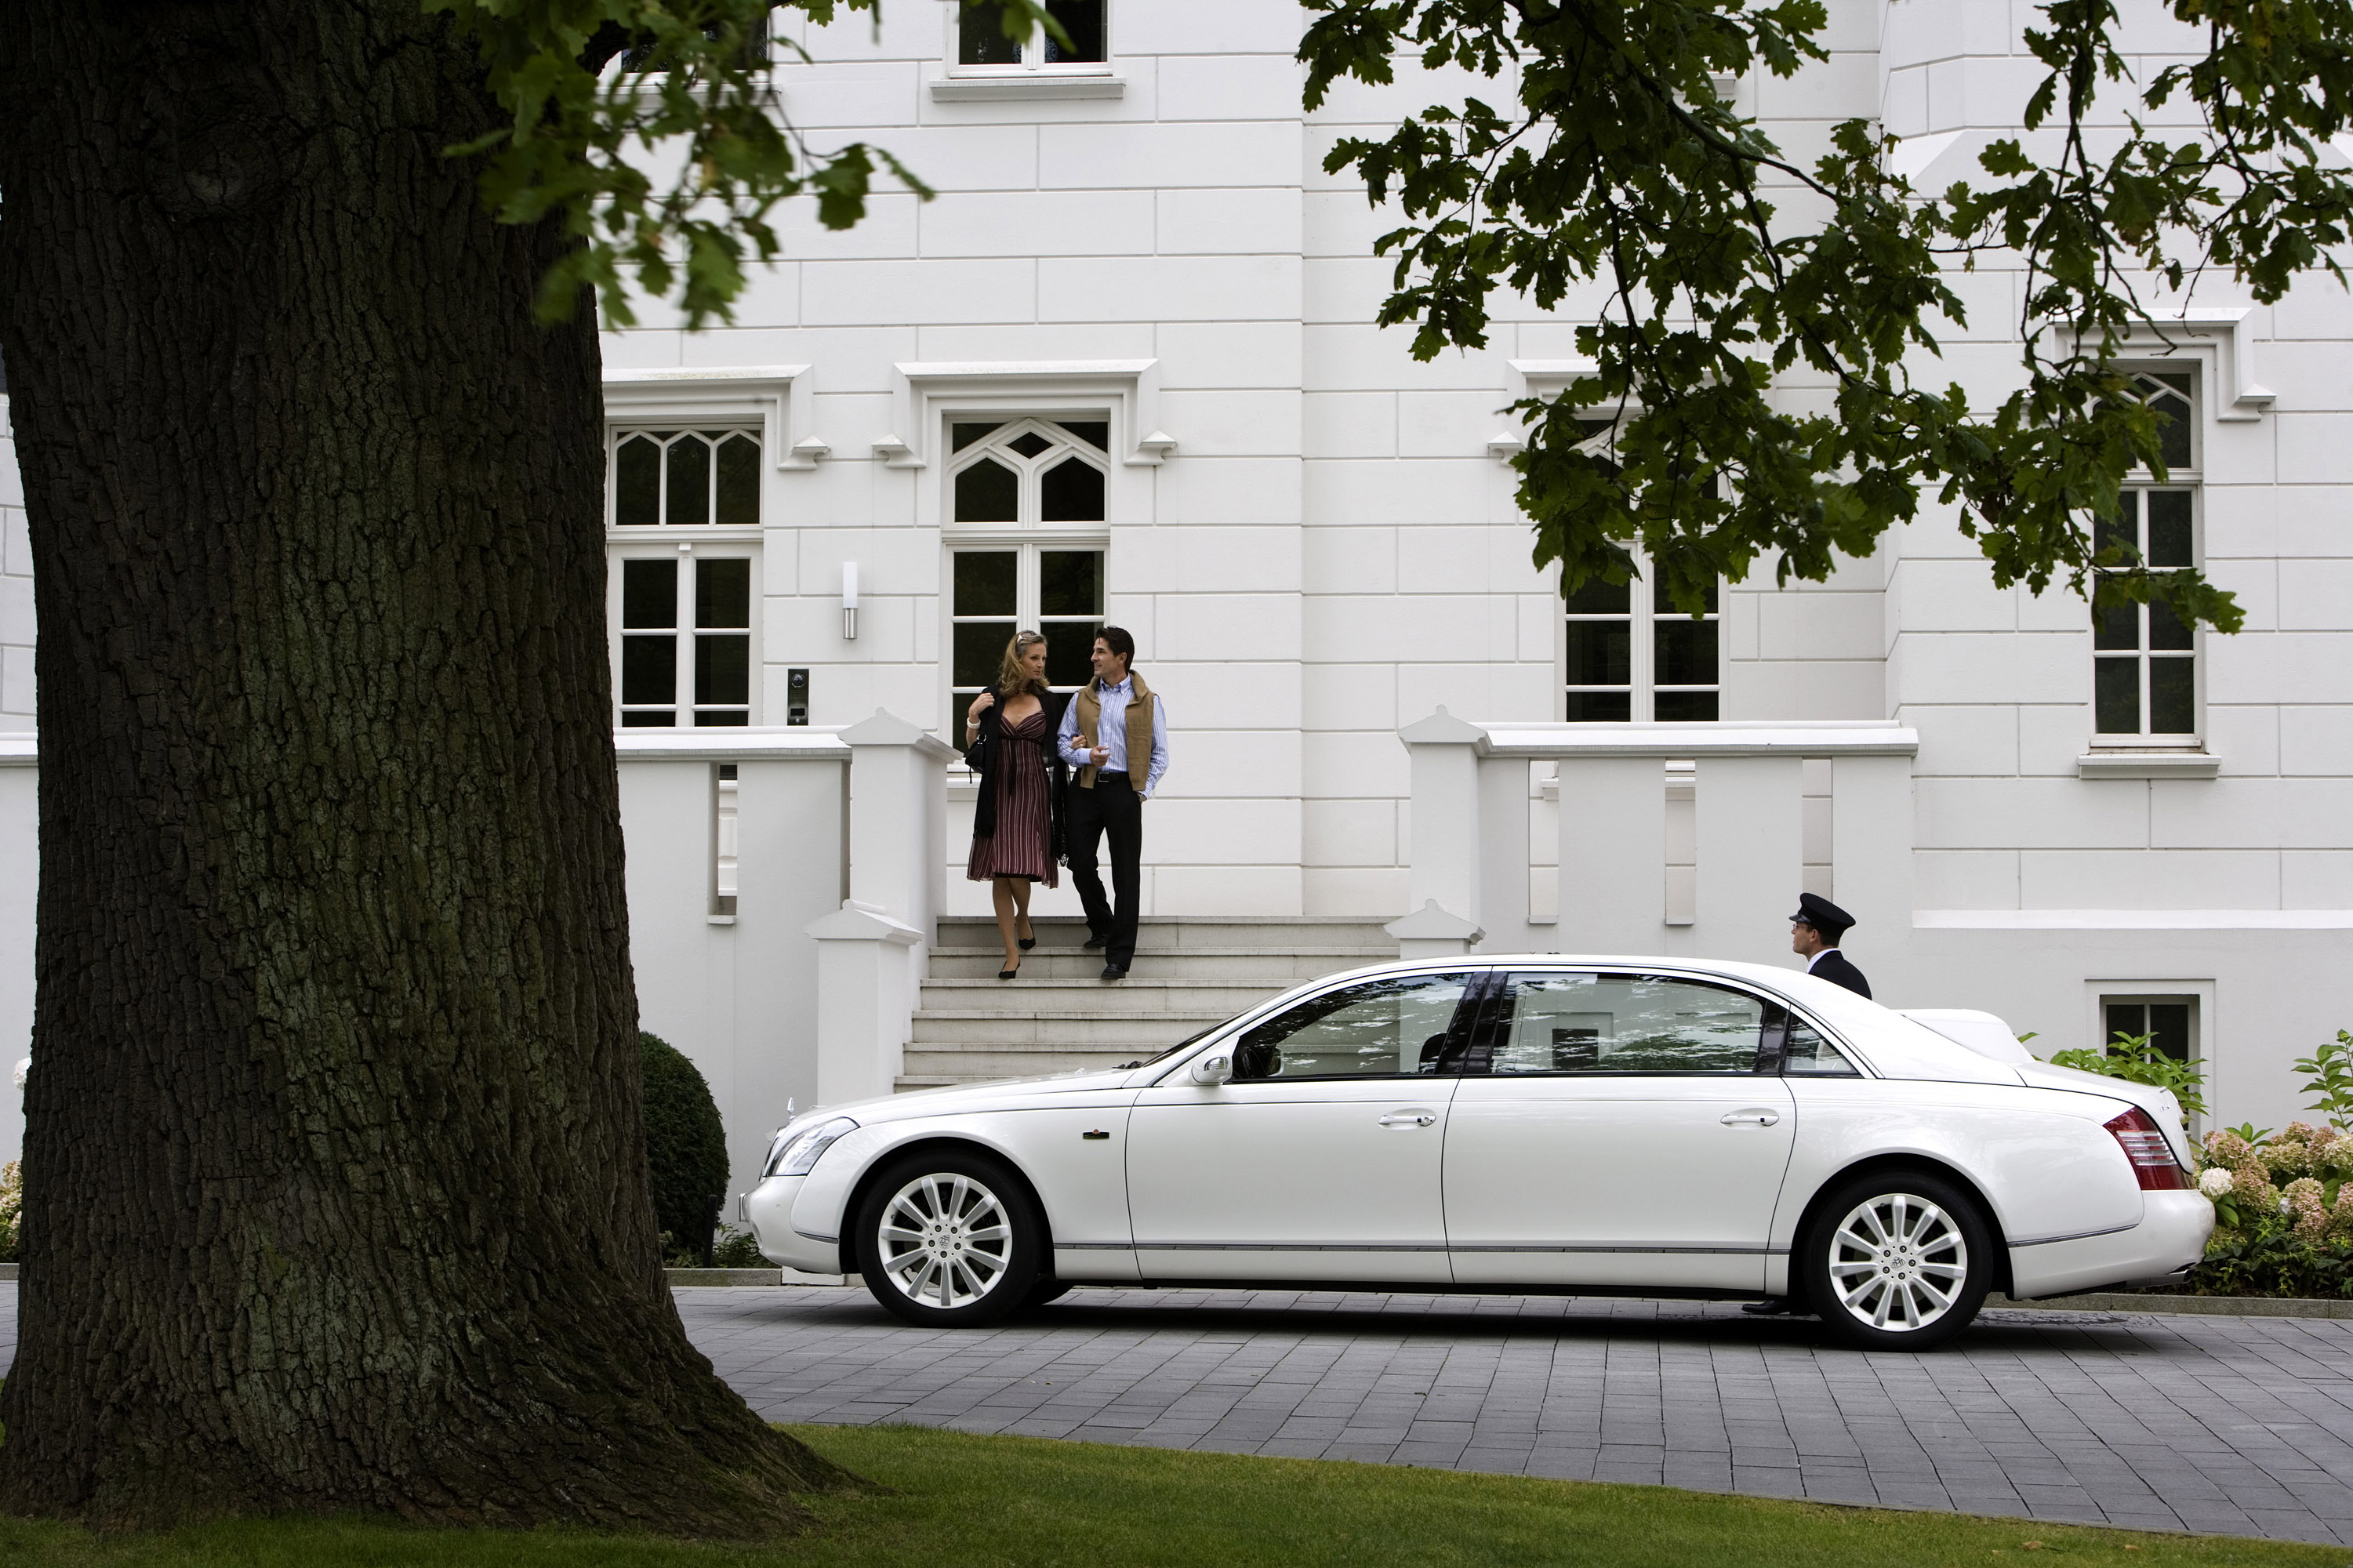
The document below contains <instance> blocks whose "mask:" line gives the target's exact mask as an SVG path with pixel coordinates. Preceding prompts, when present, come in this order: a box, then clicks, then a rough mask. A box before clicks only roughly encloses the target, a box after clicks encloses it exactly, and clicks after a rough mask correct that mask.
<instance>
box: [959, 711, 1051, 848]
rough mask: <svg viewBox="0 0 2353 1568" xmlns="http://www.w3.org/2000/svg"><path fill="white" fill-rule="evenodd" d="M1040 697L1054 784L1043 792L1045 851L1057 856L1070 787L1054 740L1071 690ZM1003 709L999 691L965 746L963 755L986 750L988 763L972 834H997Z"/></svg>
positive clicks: (1048, 767)
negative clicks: (1047, 820)
mask: <svg viewBox="0 0 2353 1568" xmlns="http://www.w3.org/2000/svg"><path fill="white" fill-rule="evenodd" d="M1039 700H1040V701H1041V702H1043V703H1044V704H1045V709H1046V771H1047V772H1048V773H1051V774H1052V775H1053V787H1052V788H1051V789H1049V790H1048V791H1047V792H1046V798H1047V801H1048V803H1049V805H1048V814H1049V816H1050V827H1049V830H1048V831H1049V839H1048V853H1049V854H1050V856H1051V857H1052V858H1054V859H1057V860H1060V858H1062V856H1063V852H1064V850H1065V848H1066V847H1067V845H1068V840H1067V838H1066V837H1065V836H1064V834H1063V831H1062V812H1063V808H1064V807H1065V806H1066V805H1068V804H1069V803H1068V802H1067V801H1066V800H1065V799H1064V795H1065V793H1066V792H1067V791H1068V790H1069V788H1070V784H1071V767H1070V764H1069V763H1065V762H1064V761H1062V748H1061V747H1060V745H1059V744H1057V743H1056V737H1057V736H1058V735H1060V732H1061V729H1062V710H1064V709H1066V708H1068V707H1069V706H1070V705H1071V694H1070V693H1069V692H1067V691H1049V692H1048V693H1046V695H1045V696H1044V697H1043V698H1041V699H1039ZM1004 712H1005V698H1004V696H1003V694H1002V693H999V694H998V696H997V700H996V701H994V702H992V703H990V704H989V705H988V711H987V712H986V713H983V714H982V715H981V716H980V731H979V732H978V733H977V734H976V735H974V736H973V738H972V743H971V744H970V745H968V746H966V747H965V755H966V756H970V754H971V753H972V752H976V751H986V752H987V758H986V761H987V766H986V767H984V768H983V769H982V770H981V773H980V798H979V799H977V800H976V801H974V802H973V803H972V836H973V837H975V838H993V837H996V836H997V773H998V771H999V770H1000V769H1002V768H1003V767H1004V766H1005V763H1006V756H1007V752H1006V750H1005V748H1004V747H1003V746H1001V745H999V744H997V741H998V739H999V737H998V734H997V730H998V725H997V721H998V719H1000V718H1001V717H1002V716H1003V715H1004Z"/></svg>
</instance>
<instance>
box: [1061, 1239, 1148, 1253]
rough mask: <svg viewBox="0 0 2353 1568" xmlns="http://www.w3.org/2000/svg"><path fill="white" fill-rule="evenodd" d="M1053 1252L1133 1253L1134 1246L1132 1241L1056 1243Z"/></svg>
mask: <svg viewBox="0 0 2353 1568" xmlns="http://www.w3.org/2000/svg"><path fill="white" fill-rule="evenodd" d="M1054 1250H1055V1251H1057V1252H1133V1251H1134V1250H1135V1244H1134V1242H1132V1241H1058V1242H1056V1243H1054Z"/></svg>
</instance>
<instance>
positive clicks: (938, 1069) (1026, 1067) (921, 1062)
mask: <svg viewBox="0 0 2353 1568" xmlns="http://www.w3.org/2000/svg"><path fill="white" fill-rule="evenodd" d="M1172 1043H1173V1042H1172ZM1159 1048H1160V1047H1154V1048H1153V1049H1152V1050H1145V1049H1143V1048H1142V1047H1136V1048H1134V1049H1131V1050H1126V1051H1116V1050H1105V1049H1103V1048H1102V1047H1092V1046H1021V1045H998V1046H973V1047H958V1048H957V1049H955V1050H952V1051H927V1050H923V1049H919V1048H917V1047H908V1050H907V1059H906V1061H905V1062H904V1063H903V1064H902V1066H901V1068H900V1072H901V1077H902V1081H903V1080H904V1079H910V1078H951V1079H957V1080H959V1081H962V1082H967V1083H986V1082H987V1081H988V1080H989V1079H1003V1078H1042V1077H1044V1076H1046V1075H1047V1074H1049V1073H1058V1072H1074V1071H1083V1072H1095V1071H1100V1070H1101V1069H1103V1068H1115V1067H1119V1066H1122V1065H1124V1064H1125V1063H1127V1062H1132V1061H1135V1060H1137V1059H1139V1058H1144V1057H1149V1056H1153V1055H1155V1054H1157V1051H1158V1050H1159Z"/></svg>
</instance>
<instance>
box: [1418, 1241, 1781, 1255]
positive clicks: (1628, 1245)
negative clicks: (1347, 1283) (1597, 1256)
mask: <svg viewBox="0 0 2353 1568" xmlns="http://www.w3.org/2000/svg"><path fill="white" fill-rule="evenodd" d="M1448 1250H1449V1251H1451V1252H1648V1253H1673V1254H1678V1255H1682V1254H1693V1255H1697V1256H1701V1257H1707V1258H1786V1257H1788V1255H1789V1249H1788V1247H1670V1246H1667V1245H1666V1244H1664V1243H1651V1242H1635V1241H1630V1242H1621V1243H1619V1244H1616V1245H1614V1246H1608V1247H1586V1246H1578V1245H1574V1244H1571V1243H1567V1242H1560V1243H1554V1242H1535V1243H1520V1242H1493V1243H1479V1244H1476V1245H1473V1244H1468V1243H1466V1244H1464V1245H1463V1246H1461V1247H1450V1248H1448Z"/></svg>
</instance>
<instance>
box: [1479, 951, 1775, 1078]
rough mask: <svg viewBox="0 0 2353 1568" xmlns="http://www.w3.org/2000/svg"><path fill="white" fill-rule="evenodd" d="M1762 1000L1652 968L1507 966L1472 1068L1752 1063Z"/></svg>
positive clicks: (1680, 1069) (1734, 1068) (1664, 1070)
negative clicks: (1634, 970) (1602, 969)
mask: <svg viewBox="0 0 2353 1568" xmlns="http://www.w3.org/2000/svg"><path fill="white" fill-rule="evenodd" d="M1764 1020H1765V1005H1764V1004H1763V1003H1762V1002H1760V1001H1758V1000H1757V998H1756V997H1754V996H1751V995H1749V994H1747V993H1746V992H1745V991H1735V990H1732V989H1731V988H1729V987H1727V986H1721V985H1710V984H1705V983H1704V982H1701V981H1695V980H1683V979H1674V978H1670V977H1668V976H1665V975H1657V974H1611V973H1599V972H1580V971H1571V970H1549V971H1527V972H1522V973H1514V974H1513V975H1511V976H1510V977H1509V979H1508V981H1507V983H1506V984H1505V985H1504V994H1503V995H1502V997H1501V998H1500V1000H1499V1001H1498V1003H1497V1005H1496V1011H1495V1013H1494V1016H1493V1018H1492V1020H1491V1021H1490V1022H1489V1024H1488V1026H1486V1027H1484V1028H1482V1030H1481V1031H1480V1037H1479V1039H1478V1041H1477V1042H1476V1044H1474V1045H1473V1047H1472V1060H1471V1062H1470V1070H1472V1071H1473V1072H1482V1071H1483V1072H1488V1073H1493V1074H1495V1075H1497V1076H1509V1075H1525V1074H1534V1073H1553V1074H1556V1073H1592V1074H1605V1073H1606V1074H1613V1075H1620V1076H1623V1075H1627V1074H1647V1075H1652V1076H1661V1075H1665V1076H1674V1077H1684V1076H1689V1075H1694V1074H1699V1075H1708V1076H1714V1075H1719V1074H1721V1075H1727V1076H1728V1075H1731V1074H1736V1073H1739V1074H1750V1073H1755V1072H1756V1071H1757V1070H1758V1067H1759V1061H1760V1058H1759V1048H1760V1046H1761V1044H1762V1038H1763V1025H1764Z"/></svg>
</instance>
